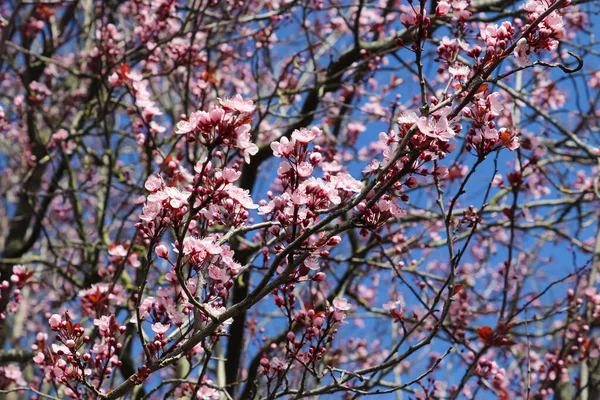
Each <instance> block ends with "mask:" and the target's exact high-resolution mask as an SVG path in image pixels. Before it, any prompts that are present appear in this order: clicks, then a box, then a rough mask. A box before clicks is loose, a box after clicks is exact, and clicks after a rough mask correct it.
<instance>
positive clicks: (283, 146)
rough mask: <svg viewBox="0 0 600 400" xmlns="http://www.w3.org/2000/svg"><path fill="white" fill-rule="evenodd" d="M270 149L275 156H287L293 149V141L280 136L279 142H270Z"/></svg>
mask: <svg viewBox="0 0 600 400" xmlns="http://www.w3.org/2000/svg"><path fill="white" fill-rule="evenodd" d="M271 150H273V155H274V156H275V157H288V156H289V155H290V154H292V152H293V151H294V143H293V142H290V140H289V139H288V138H286V137H282V138H281V140H280V141H279V142H277V141H275V142H272V143H271Z"/></svg>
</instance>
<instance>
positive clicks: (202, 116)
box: [175, 110, 210, 135]
mask: <svg viewBox="0 0 600 400" xmlns="http://www.w3.org/2000/svg"><path fill="white" fill-rule="evenodd" d="M208 121H210V115H209V114H208V113H207V112H206V111H202V110H200V111H195V112H193V113H192V115H190V117H189V118H188V120H187V121H185V120H184V121H179V122H178V123H177V130H176V131H175V133H176V134H178V135H185V134H187V133H190V132H193V131H195V130H196V128H198V126H199V125H200V124H201V123H206V122H208Z"/></svg>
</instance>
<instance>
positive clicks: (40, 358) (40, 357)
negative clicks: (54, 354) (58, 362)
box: [33, 352, 46, 364]
mask: <svg viewBox="0 0 600 400" xmlns="http://www.w3.org/2000/svg"><path fill="white" fill-rule="evenodd" d="M45 359H46V356H45V355H44V353H42V352H39V353H37V354H36V355H35V356H34V357H33V362H34V363H36V364H41V363H43V362H44V360H45Z"/></svg>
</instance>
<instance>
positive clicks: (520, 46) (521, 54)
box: [513, 38, 531, 67]
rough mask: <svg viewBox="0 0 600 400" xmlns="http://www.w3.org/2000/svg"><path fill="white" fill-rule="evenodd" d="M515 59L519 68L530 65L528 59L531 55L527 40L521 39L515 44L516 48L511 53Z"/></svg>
mask: <svg viewBox="0 0 600 400" xmlns="http://www.w3.org/2000/svg"><path fill="white" fill-rule="evenodd" d="M513 54H514V56H515V58H516V59H517V64H518V65H519V66H520V67H525V66H527V65H530V64H531V59H530V58H529V54H531V48H530V47H529V44H528V43H527V39H525V38H521V39H519V41H518V42H517V46H516V47H515V50H514V52H513Z"/></svg>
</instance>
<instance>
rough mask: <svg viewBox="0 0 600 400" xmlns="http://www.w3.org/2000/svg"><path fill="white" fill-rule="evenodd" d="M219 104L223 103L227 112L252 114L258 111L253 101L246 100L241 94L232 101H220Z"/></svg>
mask: <svg viewBox="0 0 600 400" xmlns="http://www.w3.org/2000/svg"><path fill="white" fill-rule="evenodd" d="M219 103H221V105H222V106H223V108H225V109H226V110H234V111H238V112H240V113H251V112H252V111H254V110H255V109H256V106H255V105H254V102H253V101H252V100H244V99H243V98H242V96H240V95H239V94H236V95H235V96H233V97H232V98H230V99H227V98H226V99H219Z"/></svg>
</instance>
